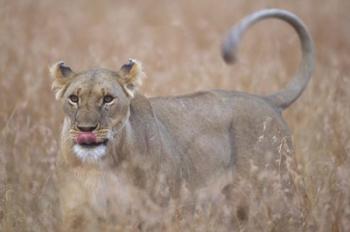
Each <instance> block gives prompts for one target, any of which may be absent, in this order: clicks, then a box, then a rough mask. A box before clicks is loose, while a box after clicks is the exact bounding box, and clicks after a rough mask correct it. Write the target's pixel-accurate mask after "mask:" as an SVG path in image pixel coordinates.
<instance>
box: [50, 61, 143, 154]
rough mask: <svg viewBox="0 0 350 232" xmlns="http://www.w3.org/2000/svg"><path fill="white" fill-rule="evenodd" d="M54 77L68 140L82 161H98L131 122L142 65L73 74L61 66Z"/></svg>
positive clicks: (54, 87) (54, 68)
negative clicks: (132, 106) (130, 109)
mask: <svg viewBox="0 0 350 232" xmlns="http://www.w3.org/2000/svg"><path fill="white" fill-rule="evenodd" d="M51 73H52V75H53V76H54V77H55V80H54V82H53V89H54V90H55V92H56V97H57V98H58V99H60V101H61V102H62V104H63V109H64V113H65V115H66V118H67V119H68V120H66V121H68V122H69V123H68V125H66V127H68V128H65V129H66V133H67V132H68V133H67V137H68V138H65V139H69V140H70V142H71V144H72V149H73V151H74V154H75V155H76V156H77V157H79V158H80V159H81V160H83V161H91V160H92V161H96V160H98V159H99V158H101V157H102V156H104V155H105V154H106V151H107V148H108V145H109V144H110V143H111V142H112V141H113V136H114V135H115V134H116V133H118V131H119V130H120V129H121V128H122V127H123V126H124V125H125V122H126V121H127V120H128V117H129V106H130V101H131V98H132V97H133V94H134V91H135V89H136V87H137V84H138V83H137V81H138V82H139V78H140V74H142V71H141V66H140V64H139V63H136V62H135V61H133V60H131V61H130V62H129V64H126V65H124V66H122V68H121V69H120V71H119V72H113V71H109V70H106V69H95V70H89V71H86V72H81V73H74V72H73V71H72V70H71V69H70V68H69V67H67V66H65V65H64V64H63V62H61V63H58V64H56V65H54V66H53V67H52V68H51Z"/></svg>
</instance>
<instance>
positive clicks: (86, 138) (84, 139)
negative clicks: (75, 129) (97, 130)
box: [76, 132, 96, 144]
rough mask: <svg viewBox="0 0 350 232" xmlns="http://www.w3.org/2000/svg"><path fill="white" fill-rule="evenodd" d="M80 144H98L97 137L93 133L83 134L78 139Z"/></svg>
mask: <svg viewBox="0 0 350 232" xmlns="http://www.w3.org/2000/svg"><path fill="white" fill-rule="evenodd" d="M76 142H77V143H78V144H92V143H96V135H95V134H94V133H92V132H81V133H79V135H78V137H77V138H76Z"/></svg>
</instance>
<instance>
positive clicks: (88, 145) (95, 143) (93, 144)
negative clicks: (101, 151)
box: [78, 139, 108, 148]
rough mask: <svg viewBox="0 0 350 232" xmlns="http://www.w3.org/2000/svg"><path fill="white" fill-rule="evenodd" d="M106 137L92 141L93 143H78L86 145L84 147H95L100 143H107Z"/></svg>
mask: <svg viewBox="0 0 350 232" xmlns="http://www.w3.org/2000/svg"><path fill="white" fill-rule="evenodd" d="M107 143H108V139H105V140H103V141H101V142H93V143H78V144H79V145H80V146H83V147H86V148H95V147H97V146H100V145H105V146H106V145H107Z"/></svg>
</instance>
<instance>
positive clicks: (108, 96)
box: [103, 95, 114, 104]
mask: <svg viewBox="0 0 350 232" xmlns="http://www.w3.org/2000/svg"><path fill="white" fill-rule="evenodd" d="M113 100H114V97H112V96H111V95H106V96H104V97H103V104H105V103H111V102H112V101H113Z"/></svg>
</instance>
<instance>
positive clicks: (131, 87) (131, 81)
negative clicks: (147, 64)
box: [119, 59, 145, 97]
mask: <svg viewBox="0 0 350 232" xmlns="http://www.w3.org/2000/svg"><path fill="white" fill-rule="evenodd" d="M144 77H145V73H144V72H143V70H142V64H141V62H139V61H137V60H134V59H129V62H128V63H127V64H124V65H122V67H121V68H120V71H119V81H120V82H121V84H122V86H123V88H124V90H125V92H126V93H127V94H128V95H129V96H130V97H134V94H135V92H136V91H137V89H138V88H139V87H140V86H141V84H142V79H143V78H144Z"/></svg>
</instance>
